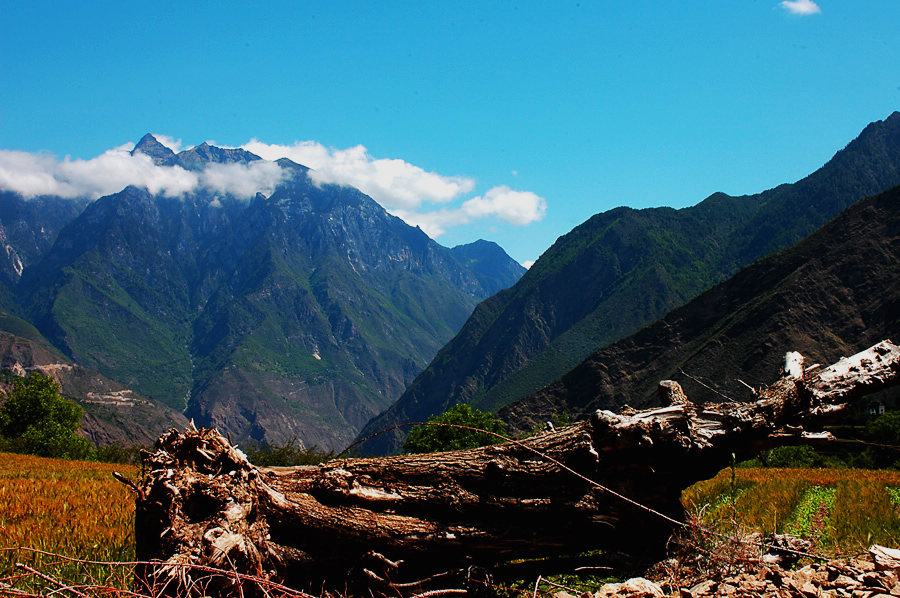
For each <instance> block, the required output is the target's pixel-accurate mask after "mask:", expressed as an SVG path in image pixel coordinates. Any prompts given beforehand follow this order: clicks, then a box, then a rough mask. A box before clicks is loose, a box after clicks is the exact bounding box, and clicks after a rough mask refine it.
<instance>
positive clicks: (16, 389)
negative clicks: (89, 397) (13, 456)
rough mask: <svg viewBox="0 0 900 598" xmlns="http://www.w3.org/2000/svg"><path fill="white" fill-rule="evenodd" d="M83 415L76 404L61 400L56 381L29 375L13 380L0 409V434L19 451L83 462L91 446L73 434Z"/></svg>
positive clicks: (41, 376) (89, 454)
mask: <svg viewBox="0 0 900 598" xmlns="http://www.w3.org/2000/svg"><path fill="white" fill-rule="evenodd" d="M83 414H84V412H83V411H82V409H81V407H80V406H79V405H77V404H76V403H73V402H72V401H69V400H66V399H64V398H62V396H61V395H60V387H59V383H58V382H57V381H56V380H54V379H53V378H50V377H48V376H44V375H42V374H40V373H39V372H31V373H29V374H28V375H27V376H25V377H24V378H19V377H16V378H15V379H14V380H13V381H12V388H11V389H10V390H9V391H8V392H7V395H6V401H5V402H4V403H3V406H2V407H0V434H2V435H3V436H4V437H5V438H7V439H8V440H9V445H10V446H9V448H10V449H12V450H15V451H18V452H23V453H30V454H34V455H40V456H42V457H58V458H64V459H85V458H88V457H90V456H91V453H92V451H93V447H92V445H91V443H90V441H88V440H87V439H86V438H82V437H81V436H78V435H77V434H76V433H75V431H76V430H77V429H78V426H79V425H80V424H81V417H82V415H83Z"/></svg>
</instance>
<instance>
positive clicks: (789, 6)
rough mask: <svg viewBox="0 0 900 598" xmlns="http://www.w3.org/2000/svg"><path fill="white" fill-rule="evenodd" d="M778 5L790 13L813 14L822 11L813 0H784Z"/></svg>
mask: <svg viewBox="0 0 900 598" xmlns="http://www.w3.org/2000/svg"><path fill="white" fill-rule="evenodd" d="M779 6H781V8H783V9H784V10H786V11H788V12H789V13H791V14H792V15H815V14H819V13H821V12H822V9H821V8H819V5H818V4H816V3H815V2H814V1H813V0H784V1H783V2H782V3H781V4H779Z"/></svg>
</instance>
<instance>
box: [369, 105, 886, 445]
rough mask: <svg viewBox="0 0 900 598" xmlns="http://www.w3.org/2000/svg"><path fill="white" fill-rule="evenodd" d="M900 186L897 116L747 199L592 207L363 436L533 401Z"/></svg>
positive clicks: (390, 440)
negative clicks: (464, 408) (619, 345)
mask: <svg viewBox="0 0 900 598" xmlns="http://www.w3.org/2000/svg"><path fill="white" fill-rule="evenodd" d="M898 184H900V113H897V112H895V113H893V114H891V115H890V116H889V117H888V118H887V119H885V120H884V121H878V122H874V123H872V124H870V125H869V126H867V127H866V128H865V129H864V130H863V131H862V132H861V134H860V135H859V136H858V137H857V138H856V139H855V140H853V141H852V142H851V143H849V144H848V145H847V146H846V147H845V148H844V149H842V150H841V151H839V152H837V154H836V155H835V156H834V157H833V158H832V159H831V160H830V161H829V162H828V163H827V164H825V165H824V166H822V167H821V168H820V169H819V170H817V171H816V172H814V173H813V174H811V175H809V176H808V177H806V178H804V179H802V180H800V181H798V182H796V183H793V184H784V185H780V186H778V187H776V188H774V189H770V190H768V191H765V192H762V193H759V194H756V195H750V196H740V197H733V196H729V195H726V194H724V193H715V194H713V195H711V196H710V197H708V198H706V199H705V200H703V201H702V202H700V203H698V204H697V205H695V206H691V207H688V208H683V209H680V210H675V209H671V208H651V209H644V210H634V209H630V208H624V207H623V208H616V209H614V210H610V211H607V212H603V213H600V214H597V215H595V216H593V217H592V218H590V219H589V220H587V221H586V222H584V223H583V224H581V225H579V226H578V227H576V228H575V229H574V230H572V231H571V232H570V233H568V234H566V235H564V236H562V237H560V238H559V239H558V240H557V242H556V243H554V245H553V246H552V247H550V249H548V250H547V251H546V252H545V253H544V254H543V255H542V256H541V257H540V259H539V260H538V261H537V262H536V263H535V264H534V266H532V268H531V269H530V270H529V271H528V272H527V273H526V274H525V275H524V276H523V277H522V278H521V279H520V280H519V281H518V282H517V283H516V284H515V285H514V286H513V287H511V288H509V289H506V290H504V291H501V292H500V293H497V294H496V295H494V296H492V297H490V298H489V299H487V300H485V301H483V302H482V303H481V304H479V305H478V306H477V307H476V308H475V311H474V312H473V314H472V315H471V317H470V318H469V319H468V321H467V322H466V323H465V325H464V326H463V327H462V329H461V330H460V332H459V333H458V334H457V335H456V336H455V337H454V338H453V339H452V340H451V341H450V342H449V343H448V344H447V345H446V346H445V347H444V348H443V349H441V350H440V352H439V353H438V354H437V356H436V357H435V358H434V359H433V360H432V362H431V363H430V364H429V365H428V367H427V368H426V369H425V370H424V371H423V372H422V373H421V374H420V375H419V376H417V377H416V379H415V380H414V381H413V383H412V384H411V385H410V386H409V388H408V389H407V390H406V391H405V392H404V393H403V395H402V396H401V397H400V399H399V400H398V401H397V402H396V403H395V404H394V405H392V406H391V407H390V408H389V409H387V410H386V411H385V412H383V413H382V414H381V415H379V416H378V417H377V418H375V419H373V420H372V421H370V422H369V423H368V424H367V425H366V427H365V428H364V429H363V430H362V432H360V434H359V438H360V439H365V438H368V437H370V436H372V435H376V434H377V433H379V432H381V431H383V430H387V429H389V428H391V427H392V426H394V425H396V424H399V423H403V422H408V421H424V419H425V418H427V417H428V416H430V415H433V414H436V413H440V412H441V411H443V410H445V409H446V408H447V407H449V406H450V405H453V404H456V403H460V402H466V403H471V404H473V405H475V406H477V407H480V408H482V409H488V410H497V409H499V408H501V407H503V406H504V405H507V404H509V403H511V402H514V401H516V400H518V399H521V398H523V397H526V396H529V395H531V394H532V393H535V392H537V391H538V390H539V389H541V388H542V387H544V386H546V385H547V384H550V383H552V382H553V381H554V380H556V379H558V378H560V377H561V376H563V375H564V374H566V372H568V371H569V370H571V369H572V368H573V367H575V366H576V365H577V364H578V363H579V362H581V361H582V360H584V359H585V358H586V357H588V356H589V355H590V354H591V353H592V352H594V351H595V350H597V349H598V348H600V347H605V346H607V345H609V344H610V343H613V342H615V341H617V340H619V339H622V338H624V337H626V336H628V335H630V334H633V333H635V332H637V331H638V330H640V329H641V328H643V327H645V326H647V325H649V324H651V323H652V322H654V321H655V320H657V319H659V318H660V317H662V316H664V315H665V314H666V313H668V312H669V311H671V310H672V309H674V308H677V307H679V306H681V305H683V304H685V303H686V302H687V301H689V300H691V299H692V298H694V297H696V296H697V295H699V294H700V293H702V292H703V291H704V290H706V289H709V288H710V287H712V286H713V285H715V284H717V283H720V282H722V281H724V280H726V279H727V278H729V277H730V276H732V275H733V274H735V273H736V272H737V271H738V270H739V269H740V268H741V267H742V266H745V265H747V264H750V263H751V262H753V261H754V260H756V259H759V258H761V257H763V256H765V255H768V254H770V253H772V252H775V251H778V250H782V249H785V248H787V247H790V246H792V245H794V244H795V243H797V242H798V241H800V240H801V239H802V238H804V237H805V236H807V235H809V234H810V233H812V232H813V231H814V230H816V229H817V228H819V227H821V226H822V225H824V224H825V223H826V222H828V221H829V220H830V219H832V218H834V217H835V216H836V215H837V214H838V213H840V212H841V211H842V210H843V209H845V208H846V207H848V206H850V205H852V204H853V203H854V202H856V201H858V200H860V199H862V198H864V197H866V196H869V195H873V194H876V193H879V192H881V191H883V190H885V189H888V188H890V187H893V186H895V185H898ZM799 348H803V347H799ZM655 382H656V380H654V381H653V383H654V384H655ZM529 404H532V403H529ZM517 417H524V415H521V413H520V415H519V416H517ZM404 435H405V433H404V432H403V431H401V430H393V431H391V432H388V433H384V434H377V435H376V436H374V437H372V438H370V439H369V440H367V441H366V442H364V443H363V444H362V445H361V446H360V450H361V451H362V452H364V453H388V452H392V451H395V450H397V449H398V448H399V446H400V444H401V443H402V441H403V438H404Z"/></svg>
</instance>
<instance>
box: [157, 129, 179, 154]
mask: <svg viewBox="0 0 900 598" xmlns="http://www.w3.org/2000/svg"><path fill="white" fill-rule="evenodd" d="M153 136H154V137H156V140H157V141H159V142H160V143H162V144H163V145H164V146H166V147H167V148H169V149H170V150H172V151H173V152H175V153H176V154H177V153H178V152H180V151H181V148H182V145H183V144H182V143H181V139H175V138H174V137H169V136H168V135H163V134H161V133H153Z"/></svg>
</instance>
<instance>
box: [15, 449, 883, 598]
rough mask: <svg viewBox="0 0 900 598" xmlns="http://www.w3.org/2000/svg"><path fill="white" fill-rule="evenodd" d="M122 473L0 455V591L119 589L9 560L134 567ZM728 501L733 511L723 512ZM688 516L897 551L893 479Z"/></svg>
mask: <svg viewBox="0 0 900 598" xmlns="http://www.w3.org/2000/svg"><path fill="white" fill-rule="evenodd" d="M113 471H120V472H121V473H123V474H124V475H126V476H128V477H130V478H132V479H133V478H135V477H137V476H138V474H139V471H138V469H137V468H135V467H132V466H123V465H110V464H103V463H89V462H78V461H61V460H55V459H44V458H39V457H32V456H26V455H14V454H7V453H0V582H12V583H14V584H15V585H16V586H17V587H20V588H21V587H30V588H32V589H35V588H39V587H44V588H46V587H47V586H46V585H43V586H42V584H44V583H46V582H45V581H44V582H42V581H41V580H39V579H38V578H37V577H35V576H29V575H28V572H27V571H26V570H24V569H23V568H22V567H20V566H17V565H16V563H22V564H24V565H26V566H28V567H33V568H34V569H38V570H40V571H42V572H44V573H46V574H48V575H50V576H52V577H53V578H55V579H63V580H69V581H71V582H74V581H76V580H77V582H78V583H81V584H84V583H85V581H86V580H87V581H89V582H91V583H96V584H98V585H104V586H114V587H119V588H127V587H128V586H129V583H130V582H129V574H130V568H129V567H127V566H126V567H108V566H102V565H84V564H73V563H70V562H67V561H64V560H60V559H58V558H56V557H52V556H45V555H41V554H39V553H35V552H30V551H22V550H15V549H16V548H17V547H27V548H32V549H37V550H40V551H45V552H47V553H53V554H58V555H64V556H70V557H75V558H79V559H83V560H87V561H103V562H110V561H132V560H134V495H133V493H132V491H131V490H130V489H129V488H127V487H126V486H125V485H124V484H122V483H120V482H118V481H116V480H115V479H113V477H112V472H113ZM732 497H733V503H734V507H735V509H734V510H732ZM683 502H684V504H685V506H686V507H687V509H688V511H689V512H692V513H700V514H701V520H702V521H703V522H704V523H705V524H707V525H709V526H713V527H717V528H718V529H719V531H723V532H726V533H727V532H729V531H733V530H734V529H735V522H737V523H738V524H739V525H740V527H741V530H742V531H754V530H756V531H762V532H764V533H769V532H772V531H779V532H792V533H799V534H801V535H804V536H806V537H809V538H811V539H813V540H814V549H815V550H817V551H819V553H820V554H824V555H838V554H855V553H860V552H863V551H865V550H866V549H867V548H868V546H870V545H871V544H873V543H879V544H885V545H890V546H895V547H896V546H900V471H870V470H858V469H831V470H828V469H736V470H735V479H734V483H733V484H732V478H731V470H727V469H726V470H723V471H722V472H721V473H720V474H719V475H717V476H716V477H714V478H713V479H711V480H707V481H704V482H700V483H698V484H696V485H694V486H692V487H691V488H689V489H687V490H686V491H685V492H684V494H683Z"/></svg>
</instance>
